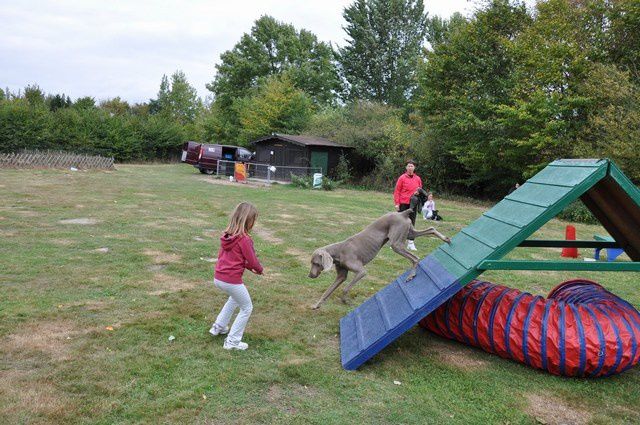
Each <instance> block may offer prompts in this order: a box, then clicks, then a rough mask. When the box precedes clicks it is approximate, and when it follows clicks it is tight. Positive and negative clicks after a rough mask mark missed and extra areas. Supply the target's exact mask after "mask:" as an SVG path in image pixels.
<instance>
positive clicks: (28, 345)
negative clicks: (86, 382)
mask: <svg viewBox="0 0 640 425" xmlns="http://www.w3.org/2000/svg"><path fill="white" fill-rule="evenodd" d="M87 332H88V331H87V330H80V329H78V328H77V327H76V325H75V324H74V323H73V322H71V321H63V320H58V321H54V322H44V321H43V322H41V323H32V324H29V325H26V326H23V327H22V328H20V329H19V330H18V332H16V333H13V334H10V335H8V336H7V337H6V338H5V341H4V343H3V344H2V351H3V352H4V353H5V354H6V355H8V356H9V357H10V358H14V359H23V358H33V357H37V356H38V355H41V354H44V355H45V356H47V357H49V358H51V359H53V360H56V361H61V360H66V359H68V358H69V350H68V341H69V339H72V338H73V337H75V336H77V335H81V334H84V333H87Z"/></svg>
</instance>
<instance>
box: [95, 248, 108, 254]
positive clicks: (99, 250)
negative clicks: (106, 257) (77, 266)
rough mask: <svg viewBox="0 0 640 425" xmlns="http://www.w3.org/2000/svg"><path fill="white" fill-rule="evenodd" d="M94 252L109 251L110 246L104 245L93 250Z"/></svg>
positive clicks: (102, 252) (103, 252)
mask: <svg viewBox="0 0 640 425" xmlns="http://www.w3.org/2000/svg"><path fill="white" fill-rule="evenodd" d="M92 252H97V253H100V254H106V253H107V252H109V248H107V247H104V248H96V249H94V250H92Z"/></svg>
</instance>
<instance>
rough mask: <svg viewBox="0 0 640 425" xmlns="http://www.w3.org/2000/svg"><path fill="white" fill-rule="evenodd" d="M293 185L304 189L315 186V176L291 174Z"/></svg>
mask: <svg viewBox="0 0 640 425" xmlns="http://www.w3.org/2000/svg"><path fill="white" fill-rule="evenodd" d="M291 185H292V186H294V187H299V188H302V189H311V187H312V186H313V177H311V176H296V175H295V174H293V173H292V174H291Z"/></svg>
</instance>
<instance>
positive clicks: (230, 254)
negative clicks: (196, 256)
mask: <svg viewBox="0 0 640 425" xmlns="http://www.w3.org/2000/svg"><path fill="white" fill-rule="evenodd" d="M244 269H248V270H251V271H252V272H254V273H256V274H262V264H260V261H258V257H256V253H255V251H254V250H253V241H252V240H251V238H250V237H249V236H248V235H237V236H229V235H228V234H226V233H225V234H224V235H222V236H221V237H220V251H218V262H217V263H216V271H215V275H214V276H215V278H216V279H218V280H221V281H223V282H226V283H235V284H242V274H243V273H244Z"/></svg>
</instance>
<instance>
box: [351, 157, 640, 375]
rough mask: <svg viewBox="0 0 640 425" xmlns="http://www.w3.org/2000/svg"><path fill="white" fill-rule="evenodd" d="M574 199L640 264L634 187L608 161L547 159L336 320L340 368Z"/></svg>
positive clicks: (377, 346)
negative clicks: (410, 268)
mask: <svg viewBox="0 0 640 425" xmlns="http://www.w3.org/2000/svg"><path fill="white" fill-rule="evenodd" d="M605 190H606V191H607V193H613V192H615V191H616V190H617V192H615V193H616V196H617V198H618V199H619V202H618V205H613V206H612V205H609V204H607V202H606V200H607V198H606V197H603V191H605ZM612 191H613V192H612ZM578 198H580V199H582V200H583V201H584V203H585V204H586V205H587V207H588V208H589V209H590V210H592V211H593V212H594V214H595V215H596V217H598V218H599V219H600V221H601V222H602V224H603V225H604V226H605V228H606V229H607V231H609V233H610V234H611V235H612V236H613V237H614V239H615V240H616V242H617V243H618V244H619V245H620V246H621V247H622V248H623V249H624V250H625V251H626V252H627V254H628V255H629V256H630V257H631V258H632V259H633V260H635V261H640V258H639V257H640V254H639V253H640V235H639V234H638V232H630V231H629V226H632V225H636V226H637V222H638V221H634V220H631V218H633V217H638V216H640V192H638V189H637V188H636V187H635V186H633V184H631V182H630V181H628V179H626V177H625V176H624V175H623V174H622V173H621V172H620V170H618V168H617V167H616V166H615V165H614V164H613V163H612V162H610V161H609V160H558V161H554V162H552V163H551V164H549V165H548V166H547V167H545V168H544V169H543V170H541V171H540V172H539V173H538V174H536V175H535V176H533V177H532V178H531V179H529V180H528V181H527V182H526V183H524V184H523V185H522V186H521V187H520V188H518V190H516V191H514V192H513V193H511V194H510V195H508V196H507V197H505V198H504V199H503V200H502V201H500V202H499V203H498V204H496V205H495V206H494V207H493V208H492V209H490V210H489V211H487V212H485V213H484V214H483V215H482V216H481V217H480V218H479V219H477V220H476V221H475V222H473V223H471V224H470V225H469V226H467V227H466V228H464V229H462V230H461V231H460V232H459V233H458V234H456V235H455V236H454V237H453V238H452V241H451V244H450V245H447V244H442V245H440V246H439V247H438V248H437V249H436V250H435V251H434V252H433V253H432V254H431V255H429V256H428V257H426V258H424V259H423V260H422V261H421V262H420V264H419V267H418V269H417V274H416V277H415V278H414V279H413V280H411V281H409V282H405V277H406V276H407V274H408V272H405V273H404V274H403V275H402V276H400V277H399V278H398V279H396V280H395V281H393V282H392V283H391V284H389V285H388V286H386V287H385V288H383V289H382V290H380V291H379V292H378V293H377V294H375V295H374V296H373V297H371V298H369V299H368V300H367V301H365V302H364V303H363V304H362V305H360V306H359V307H357V308H355V309H354V310H353V311H351V312H350V313H349V314H347V315H346V316H345V317H343V318H342V319H341V320H340V351H341V358H342V366H343V367H344V368H345V369H348V370H354V369H357V368H358V367H359V366H360V365H362V364H363V363H364V362H365V361H367V360H368V359H370V358H371V357H373V356H374V355H375V354H377V353H378V352H380V350H382V349H383V348H384V347H386V346H387V345H388V344H390V343H391V342H393V341H394V340H395V339H396V338H398V337H399V336H400V335H402V334H403V333H404V332H406V331H407V330H409V329H410V328H411V327H413V326H414V325H415V324H417V323H418V322H419V321H420V320H421V319H422V318H424V317H425V316H427V315H428V314H429V313H431V312H432V311H433V310H435V309H436V308H437V307H438V306H440V305H441V304H442V303H444V302H445V301H447V300H448V299H449V298H451V297H452V296H453V295H454V294H455V293H456V292H457V291H458V290H460V289H461V288H462V287H463V286H464V285H466V284H467V283H469V282H470V281H471V280H473V279H475V278H476V277H478V276H479V275H480V274H481V273H482V272H483V271H484V270H486V269H488V268H489V267H497V266H496V263H501V262H500V261H499V260H500V259H501V258H502V257H503V256H504V255H506V254H507V253H508V252H509V251H511V250H512V249H514V248H515V247H517V246H519V245H520V244H523V245H524V244H525V243H527V242H529V243H531V242H539V241H527V242H524V241H525V240H526V239H527V238H528V237H529V236H531V235H532V234H533V233H534V232H535V231H536V230H538V229H539V228H540V227H542V226H543V225H544V224H545V223H547V222H548V221H549V220H551V219H552V218H554V217H555V216H556V215H557V214H558V213H560V212H561V211H562V210H563V209H564V208H566V207H567V206H568V205H569V204H570V203H571V202H573V201H575V200H576V199H578ZM611 208H613V209H614V210H613V211H608V212H607V211H605V209H611ZM616 214H618V215H617V216H616ZM630 217H631V218H630ZM634 223H635V224H634ZM636 239H638V240H636ZM523 242H524V243H523ZM544 242H547V241H544ZM551 242H553V241H551ZM528 246H536V245H528ZM548 246H553V245H548ZM555 246H562V245H555ZM512 263H513V262H512ZM498 266H500V264H498ZM595 266H597V265H594V267H595ZM557 269H560V268H557Z"/></svg>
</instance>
